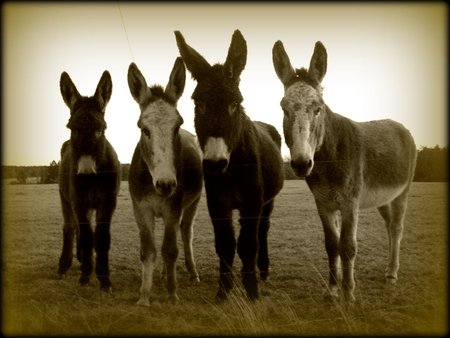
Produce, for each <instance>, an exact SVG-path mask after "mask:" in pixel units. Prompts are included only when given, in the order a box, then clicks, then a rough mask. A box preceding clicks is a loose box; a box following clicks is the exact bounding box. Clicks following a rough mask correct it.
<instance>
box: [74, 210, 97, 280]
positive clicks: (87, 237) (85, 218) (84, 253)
mask: <svg viewBox="0 0 450 338" xmlns="http://www.w3.org/2000/svg"><path fill="white" fill-rule="evenodd" d="M77 218H78V226H79V230H80V238H79V241H80V250H81V276H80V279H79V282H80V284H81V285H86V284H88V283H89V280H90V277H91V274H92V270H93V262H92V256H93V248H94V233H93V230H92V228H93V226H92V222H93V210H92V209H89V210H88V211H86V212H81V213H80V212H78V213H77Z"/></svg>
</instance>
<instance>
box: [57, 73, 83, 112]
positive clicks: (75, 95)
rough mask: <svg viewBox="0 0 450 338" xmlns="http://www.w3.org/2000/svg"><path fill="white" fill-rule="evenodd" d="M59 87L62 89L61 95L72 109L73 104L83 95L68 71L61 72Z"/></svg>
mask: <svg viewBox="0 0 450 338" xmlns="http://www.w3.org/2000/svg"><path fill="white" fill-rule="evenodd" d="M59 88H60V90H61V95H62V97H63V100H64V102H65V103H66V105H67V107H69V109H70V110H72V108H73V105H74V104H75V102H76V101H77V100H78V99H79V98H80V97H81V95H80V93H79V92H78V90H77V88H76V87H75V85H74V84H73V82H72V79H71V78H70V76H69V74H67V73H66V72H63V73H62V74H61V79H60V80H59Z"/></svg>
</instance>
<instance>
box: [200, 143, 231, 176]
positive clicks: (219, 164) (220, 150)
mask: <svg viewBox="0 0 450 338" xmlns="http://www.w3.org/2000/svg"><path fill="white" fill-rule="evenodd" d="M229 158H230V151H229V150H228V146H227V144H226V143H225V140H224V139H223V138H222V137H209V138H208V139H207V141H206V144H205V147H204V150H203V170H204V171H205V172H206V173H209V174H215V175H219V174H222V173H224V172H225V169H226V168H227V167H228V163H229Z"/></svg>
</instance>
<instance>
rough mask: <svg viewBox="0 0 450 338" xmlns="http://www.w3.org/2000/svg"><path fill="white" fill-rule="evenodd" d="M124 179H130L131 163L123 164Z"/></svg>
mask: <svg viewBox="0 0 450 338" xmlns="http://www.w3.org/2000/svg"><path fill="white" fill-rule="evenodd" d="M121 169H122V181H128V176H129V173H130V164H122V165H121Z"/></svg>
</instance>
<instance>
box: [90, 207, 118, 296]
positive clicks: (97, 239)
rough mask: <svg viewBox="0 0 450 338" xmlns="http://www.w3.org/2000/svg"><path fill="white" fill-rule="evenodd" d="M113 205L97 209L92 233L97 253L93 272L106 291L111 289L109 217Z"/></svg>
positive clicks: (112, 210) (110, 216)
mask: <svg viewBox="0 0 450 338" xmlns="http://www.w3.org/2000/svg"><path fill="white" fill-rule="evenodd" d="M113 212H114V205H113V206H108V207H106V209H103V210H99V211H97V226H96V228H95V235H94V247H95V252H96V254H97V257H96V262H95V273H96V275H97V278H98V280H99V281H100V288H101V289H102V290H104V291H106V292H110V291H111V290H112V285H111V281H110V279H109V249H110V247H111V233H110V227H111V218H112V214H113Z"/></svg>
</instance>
